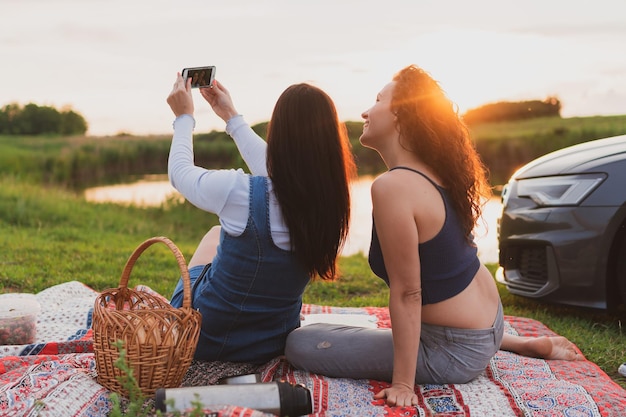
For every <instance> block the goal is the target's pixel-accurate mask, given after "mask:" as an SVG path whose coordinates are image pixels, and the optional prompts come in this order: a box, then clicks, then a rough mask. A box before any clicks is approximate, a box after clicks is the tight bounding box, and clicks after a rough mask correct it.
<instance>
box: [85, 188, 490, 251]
mask: <svg viewBox="0 0 626 417" xmlns="http://www.w3.org/2000/svg"><path fill="white" fill-rule="evenodd" d="M371 183H372V178H371V177H361V178H360V179H359V180H358V181H356V182H354V183H353V184H352V187H351V192H352V201H353V203H352V214H351V219H352V220H351V224H350V234H349V235H348V240H347V242H346V245H345V247H344V249H343V255H353V254H356V253H359V252H361V253H364V254H367V252H368V250H369V244H370V238H371V233H372V202H371V198H370V185H371ZM85 198H86V199H87V200H88V201H92V202H114V203H119V204H132V205H137V206H140V207H147V206H159V205H161V204H162V203H163V202H165V201H167V200H168V199H170V198H180V199H181V200H182V199H183V197H182V196H181V195H180V194H179V193H178V191H176V190H175V189H174V188H173V187H172V186H171V185H170V183H169V182H168V181H167V178H166V177H157V178H151V179H145V180H141V181H137V182H134V183H130V184H120V185H111V186H104V187H95V188H90V189H88V190H87V191H86V192H85ZM501 210H502V205H501V204H500V200H499V199H496V198H494V199H492V200H490V201H489V202H487V205H486V206H485V209H484V212H483V220H484V221H483V222H481V224H479V226H478V227H477V228H476V232H475V235H476V243H477V245H478V256H479V257H480V259H481V261H482V262H485V263H495V262H497V261H498V240H497V236H496V224H497V219H498V217H499V216H500V211H501Z"/></svg>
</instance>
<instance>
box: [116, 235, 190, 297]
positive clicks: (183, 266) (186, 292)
mask: <svg viewBox="0 0 626 417" xmlns="http://www.w3.org/2000/svg"><path fill="white" fill-rule="evenodd" d="M159 242H162V243H164V244H165V245H167V247H168V248H170V250H171V251H172V253H173V254H174V256H175V257H176V261H177V262H178V267H179V269H180V273H181V276H182V278H183V305H182V306H183V307H185V308H189V307H191V279H190V278H189V270H188V269H187V262H185V257H184V256H183V254H182V253H181V252H180V250H179V249H178V247H177V246H176V245H175V244H174V242H172V241H171V240H170V239H168V238H166V237H164V236H156V237H152V238H150V239H147V240H146V241H144V242H143V243H142V244H141V245H139V246H137V249H135V251H134V252H133V253H132V254H131V255H130V257H129V258H128V261H126V266H124V270H123V271H122V277H121V278H120V287H126V288H127V287H128V279H129V278H130V272H131V271H132V269H133V266H134V265H135V262H137V259H139V256H140V255H141V254H142V253H143V252H144V251H145V250H146V249H148V247H150V246H152V245H153V244H155V243H159Z"/></svg>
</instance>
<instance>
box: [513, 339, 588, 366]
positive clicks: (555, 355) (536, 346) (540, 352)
mask: <svg viewBox="0 0 626 417" xmlns="http://www.w3.org/2000/svg"><path fill="white" fill-rule="evenodd" d="M519 353H521V354H522V355H526V356H533V357H535V358H541V359H556V360H564V361H581V360H584V357H583V355H581V354H580V353H579V352H578V349H576V346H575V345H574V344H573V343H572V342H570V341H569V340H567V339H566V338H565V337H563V336H541V337H529V338H527V339H526V340H525V342H524V348H523V349H521V351H520V352H519Z"/></svg>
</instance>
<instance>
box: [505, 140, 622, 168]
mask: <svg viewBox="0 0 626 417" xmlns="http://www.w3.org/2000/svg"><path fill="white" fill-rule="evenodd" d="M622 153H626V135H621V136H614V137H611V138H606V139H597V140H592V141H590V142H585V143H581V144H578V145H574V146H569V147H567V148H563V149H559V150H558V151H554V152H551V153H549V154H546V155H544V156H541V157H539V158H537V159H535V160H533V161H532V162H529V163H528V164H526V165H524V166H523V167H521V168H520V169H518V170H517V171H516V172H515V174H513V178H515V179H521V178H530V177H543V176H548V175H558V174H565V173H569V172H572V170H574V169H575V168H576V167H577V166H580V165H582V164H587V163H589V162H591V161H594V160H601V159H604V158H606V157H608V156H611V155H616V154H622Z"/></svg>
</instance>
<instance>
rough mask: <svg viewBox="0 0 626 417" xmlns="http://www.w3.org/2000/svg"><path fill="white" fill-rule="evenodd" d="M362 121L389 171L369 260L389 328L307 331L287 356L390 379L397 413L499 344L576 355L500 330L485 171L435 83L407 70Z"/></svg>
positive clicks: (469, 373) (467, 374) (378, 200)
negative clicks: (489, 258) (385, 301)
mask: <svg viewBox="0 0 626 417" xmlns="http://www.w3.org/2000/svg"><path fill="white" fill-rule="evenodd" d="M362 116H363V118H364V119H365V123H364V126H363V134H362V135H361V138H360V141H361V144H362V145H363V146H366V147H368V148H372V149H374V150H376V151H377V152H378V153H379V154H380V156H381V157H382V159H383V160H384V162H385V164H386V165H387V167H388V168H389V170H388V171H387V172H385V173H383V174H382V175H380V176H379V177H377V178H376V180H375V181H374V183H373V184H372V189H371V194H372V206H373V222H374V223H373V227H372V242H371V247H370V253H369V262H370V266H371V268H372V270H373V271H374V273H375V274H376V275H378V276H379V277H381V278H382V279H383V280H385V282H386V283H387V284H388V285H389V312H390V316H391V323H392V326H391V327H392V329H369V328H358V327H349V326H341V325H332V324H312V325H308V326H304V327H302V328H300V329H297V330H295V331H293V332H292V333H291V334H290V335H289V337H288V340H287V346H286V350H285V354H286V356H287V359H288V360H289V361H290V362H291V363H292V364H293V365H294V366H296V367H297V368H300V369H304V370H307V371H310V372H315V373H320V374H324V375H328V376H332V377H347V378H357V379H360V378H366V379H378V380H383V381H390V382H392V385H391V387H390V388H387V389H384V390H382V391H380V392H379V393H378V394H376V398H386V399H387V403H388V404H389V405H398V406H403V405H407V406H410V405H414V404H417V396H416V394H415V391H414V386H415V384H424V383H432V384H446V383H466V382H468V381H470V380H472V379H473V378H475V377H476V376H478V375H479V374H480V373H481V372H483V371H484V370H485V368H486V366H487V365H488V363H489V361H490V359H491V358H492V356H493V355H494V354H495V353H496V352H497V351H498V349H500V348H502V349H505V350H511V351H514V352H517V353H520V354H524V355H528V356H538V357H544V358H547V359H568V360H573V359H579V358H580V356H579V355H578V352H577V351H576V349H575V348H574V346H573V344H571V343H570V342H569V341H568V340H567V339H565V338H563V337H554V338H548V337H542V338H525V337H520V336H513V335H510V334H505V333H504V318H503V312H502V304H501V302H500V297H499V294H498V290H497V287H496V284H495V281H494V279H493V277H492V275H491V273H490V272H489V271H488V270H487V268H486V267H485V266H484V265H482V264H481V263H480V261H479V259H478V256H477V248H476V245H475V244H474V241H473V236H472V231H473V229H474V226H475V224H476V222H477V220H478V219H479V218H480V216H481V209H482V203H483V201H485V199H486V198H488V197H489V195H490V188H489V187H488V183H487V174H486V170H485V168H484V166H483V164H482V163H481V161H480V158H479V156H478V154H477V153H476V151H475V149H474V146H473V143H472V140H471V138H470V134H469V132H468V129H467V127H466V126H465V125H464V124H463V122H462V120H461V119H460V117H459V116H458V114H457V111H456V109H455V106H454V105H453V104H452V102H450V101H449V100H448V98H447V97H446V96H445V94H444V92H443V90H442V89H441V88H440V87H439V85H438V83H437V82H436V81H435V80H433V79H432V78H431V77H430V75H428V74H427V73H426V72H424V71H423V70H422V69H420V68H418V67H416V66H409V67H407V68H404V69H403V70H401V71H400V72H399V73H398V74H397V75H396V76H395V77H394V78H393V81H392V82H390V83H389V84H387V85H386V86H385V87H384V88H383V89H382V90H381V91H380V92H379V94H378V96H377V98H376V103H375V104H374V105H373V106H372V107H371V108H370V109H369V110H367V111H365V112H364V113H363V115H362Z"/></svg>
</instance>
